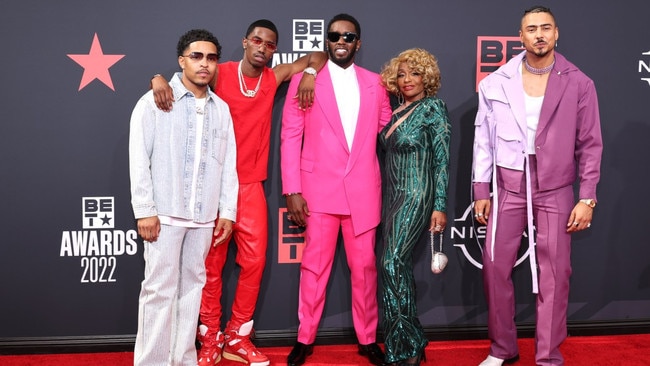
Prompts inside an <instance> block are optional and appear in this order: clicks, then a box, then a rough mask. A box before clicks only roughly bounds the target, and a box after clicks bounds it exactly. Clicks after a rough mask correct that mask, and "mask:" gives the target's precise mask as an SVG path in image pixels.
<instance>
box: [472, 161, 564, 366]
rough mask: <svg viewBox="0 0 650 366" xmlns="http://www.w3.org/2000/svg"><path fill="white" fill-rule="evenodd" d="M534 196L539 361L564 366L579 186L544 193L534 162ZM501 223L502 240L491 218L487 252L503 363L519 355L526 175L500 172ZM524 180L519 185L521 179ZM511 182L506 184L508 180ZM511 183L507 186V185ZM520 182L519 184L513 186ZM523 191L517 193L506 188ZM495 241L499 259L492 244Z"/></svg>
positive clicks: (493, 334) (491, 308)
mask: <svg viewBox="0 0 650 366" xmlns="http://www.w3.org/2000/svg"><path fill="white" fill-rule="evenodd" d="M530 166H531V168H530V172H531V174H530V175H531V193H532V207H533V220H534V225H535V228H536V238H537V246H536V255H537V266H538V276H539V293H538V294H537V300H536V312H537V321H536V329H535V360H536V363H537V365H563V364H564V358H563V357H562V354H561V353H560V350H559V347H560V344H561V343H562V342H563V341H564V339H565V338H566V336H567V327H566V319H567V306H568V301H569V277H570V276H571V258H570V257H571V235H570V234H568V233H567V232H566V224H567V222H568V220H569V215H570V213H571V210H572V209H573V207H574V197H573V188H572V187H571V186H567V187H562V188H559V189H555V190H552V191H544V192H540V191H539V190H538V189H537V186H538V185H537V174H536V169H535V159H534V158H533V159H531V164H530ZM497 174H498V176H497V177H498V178H497V179H498V180H499V183H500V184H498V186H499V188H498V199H499V206H498V219H497V228H496V240H493V238H492V235H491V233H492V220H493V218H494V213H492V214H491V215H490V219H489V220H488V228H487V236H486V240H485V245H486V248H485V249H484V250H483V284H484V290H485V295H486V298H487V303H488V336H489V338H490V340H491V346H490V355H492V356H494V357H498V358H502V359H508V358H511V357H514V356H515V355H517V354H518V353H519V350H518V347H517V328H516V325H515V297H514V286H513V283H512V276H511V274H512V269H513V267H514V265H515V262H516V260H517V252H518V250H519V247H520V245H521V242H522V234H523V233H524V232H525V231H526V227H527V226H526V225H527V211H526V184H525V174H524V173H523V172H515V171H512V170H508V169H504V168H497ZM517 179H519V182H515V180H517ZM508 180H509V182H504V181H508ZM504 183H506V184H504ZM513 183H515V184H513ZM504 186H505V187H510V188H512V187H517V186H518V187H519V188H520V189H519V190H518V191H516V192H513V191H512V190H506V189H504V188H502V187H504ZM493 243H494V245H495V248H494V260H493V258H492V257H491V253H490V252H491V251H490V248H491V245H492V244H493Z"/></svg>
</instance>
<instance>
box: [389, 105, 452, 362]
mask: <svg viewBox="0 0 650 366" xmlns="http://www.w3.org/2000/svg"><path fill="white" fill-rule="evenodd" d="M409 110H412V111H413V112H412V113H411V114H410V115H409V116H408V117H407V118H406V119H405V120H404V121H402V122H401V124H400V125H399V126H397V128H396V129H395V130H394V131H393V132H392V133H391V134H390V135H389V136H388V137H386V134H387V132H388V131H389V130H390V129H391V127H392V125H393V124H395V123H396V121H397V120H398V119H399V118H400V117H401V116H403V115H405V114H406V113H408V112H409ZM449 137H450V124H449V116H448V113H447V107H446V105H445V103H444V102H443V101H442V100H441V99H438V98H436V97H428V98H423V99H421V100H420V101H416V102H414V103H412V104H411V105H409V106H408V107H407V108H406V109H405V110H403V111H400V112H399V113H396V114H394V115H393V118H392V120H391V122H390V123H389V124H388V125H387V126H386V127H385V128H384V130H383V131H382V132H381V133H380V134H379V143H380V146H381V147H382V148H383V149H384V152H385V159H384V167H383V168H384V169H383V171H384V193H383V209H382V234H383V244H384V247H383V255H382V258H381V266H380V267H381V268H380V271H381V276H382V281H383V295H382V301H383V312H384V314H383V315H384V316H383V324H384V338H385V347H386V362H388V363H392V362H397V361H400V360H405V359H407V358H409V357H417V356H418V355H419V354H420V353H421V352H422V350H423V349H424V347H425V346H426V345H427V339H426V337H425V335H424V330H423V329H422V325H421V324H420V321H419V320H418V317H417V308H416V297H415V280H414V278H413V247H414V246H415V244H416V243H417V242H418V241H419V239H420V237H421V235H422V234H423V233H424V232H426V230H428V229H429V226H430V223H431V213H432V212H433V211H434V210H435V211H442V212H445V210H446V206H447V184H448V180H449V174H448V165H449Z"/></svg>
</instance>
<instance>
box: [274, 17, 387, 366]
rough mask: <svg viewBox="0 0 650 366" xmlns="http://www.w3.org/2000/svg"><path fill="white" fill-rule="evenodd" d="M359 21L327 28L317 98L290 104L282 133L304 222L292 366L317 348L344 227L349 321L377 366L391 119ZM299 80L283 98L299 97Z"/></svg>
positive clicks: (291, 190)
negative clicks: (383, 139)
mask: <svg viewBox="0 0 650 366" xmlns="http://www.w3.org/2000/svg"><path fill="white" fill-rule="evenodd" d="M360 35H361V30H360V27H359V23H358V21H357V20H356V19H355V18H354V17H352V16H350V15H348V14H339V15H337V16H335V17H334V18H332V20H331V21H330V22H329V24H328V40H327V52H328V55H329V61H328V63H327V65H326V67H323V68H322V69H321V70H320V72H319V73H318V76H317V78H316V83H315V99H314V104H313V106H312V107H311V108H309V109H306V110H303V109H300V108H299V106H298V100H297V99H296V98H287V101H286V103H285V105H284V111H283V118H282V132H281V147H280V150H281V167H282V185H283V188H282V189H283V193H284V195H285V196H286V198H287V210H288V214H289V218H290V219H291V220H293V221H294V222H295V223H296V224H298V225H300V226H305V227H306V231H305V241H306V246H305V249H304V251H303V256H302V264H301V267H300V291H299V306H298V318H299V321H300V326H299V328H298V342H297V343H296V345H295V346H294V348H293V350H292V351H291V353H290V354H289V356H288V359H287V363H288V365H290V366H291V365H293V366H295V365H301V364H303V363H304V362H305V359H306V357H307V356H309V355H310V354H311V353H312V351H313V343H314V340H315V339H316V332H317V330H318V324H319V322H320V319H321V315H322V312H323V306H324V303H325V291H326V288H327V282H328V280H329V276H330V271H331V268H332V262H333V259H334V253H335V249H336V243H337V238H338V234H339V230H342V233H343V240H344V246H345V251H346V253H347V260H348V266H349V268H350V273H351V284H352V317H353V323H354V328H355V331H356V334H357V339H358V341H359V353H360V354H362V355H365V356H367V357H368V359H369V360H370V362H371V363H373V364H375V365H381V364H383V362H384V360H383V359H384V354H383V352H382V351H381V349H380V348H379V346H378V345H377V344H376V340H375V337H376V330H377V318H378V314H377V269H376V258H375V232H376V227H377V225H378V224H379V220H380V214H381V176H380V171H379V161H378V159H377V155H376V141H377V134H378V133H379V132H380V131H381V129H382V128H383V127H384V126H385V125H386V124H387V123H388V121H389V119H390V115H391V109H390V103H389V100H388V95H387V93H386V90H385V89H384V88H383V87H382V86H381V84H380V79H379V75H377V74H376V73H373V72H370V71H368V70H365V69H363V68H360V67H358V66H357V65H355V64H354V57H355V53H356V51H358V50H359V47H360V46H361V40H360ZM299 81H300V75H299V76H298V77H294V78H293V79H292V81H291V83H290V85H289V90H288V94H287V95H295V93H296V89H297V87H298V82H299Z"/></svg>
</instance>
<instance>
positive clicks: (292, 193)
mask: <svg viewBox="0 0 650 366" xmlns="http://www.w3.org/2000/svg"><path fill="white" fill-rule="evenodd" d="M296 194H300V192H291V193H285V194H284V196H285V197H289V196H294V195H296Z"/></svg>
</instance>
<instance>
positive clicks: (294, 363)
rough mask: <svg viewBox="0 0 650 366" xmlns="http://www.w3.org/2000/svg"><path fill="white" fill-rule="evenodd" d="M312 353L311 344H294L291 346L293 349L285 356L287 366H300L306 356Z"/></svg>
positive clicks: (312, 346) (312, 347)
mask: <svg viewBox="0 0 650 366" xmlns="http://www.w3.org/2000/svg"><path fill="white" fill-rule="evenodd" d="M312 353H314V345H313V344H304V343H300V342H296V345H295V346H293V349H292V350H291V352H290V353H289V356H287V366H300V365H302V364H303V363H305V360H306V359H307V356H309V355H311V354H312Z"/></svg>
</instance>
